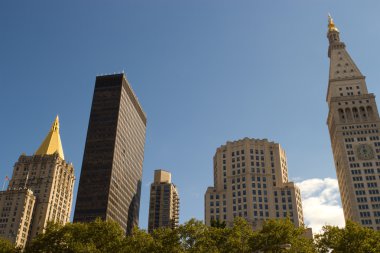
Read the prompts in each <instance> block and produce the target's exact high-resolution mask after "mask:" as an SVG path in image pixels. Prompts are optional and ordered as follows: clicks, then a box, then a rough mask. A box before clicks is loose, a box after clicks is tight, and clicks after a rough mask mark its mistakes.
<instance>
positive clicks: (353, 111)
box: [352, 107, 360, 121]
mask: <svg viewBox="0 0 380 253" xmlns="http://www.w3.org/2000/svg"><path fill="white" fill-rule="evenodd" d="M352 114H353V115H354V120H355V121H359V119H360V118H359V111H358V109H357V108H356V107H354V108H352Z"/></svg>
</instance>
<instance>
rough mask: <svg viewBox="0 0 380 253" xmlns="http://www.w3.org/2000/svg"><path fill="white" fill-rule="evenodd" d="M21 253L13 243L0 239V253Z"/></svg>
mask: <svg viewBox="0 0 380 253" xmlns="http://www.w3.org/2000/svg"><path fill="white" fill-rule="evenodd" d="M16 252H21V251H20V249H19V248H16V247H15V245H14V244H13V243H11V242H10V241H8V240H7V239H4V238H0V253H16Z"/></svg>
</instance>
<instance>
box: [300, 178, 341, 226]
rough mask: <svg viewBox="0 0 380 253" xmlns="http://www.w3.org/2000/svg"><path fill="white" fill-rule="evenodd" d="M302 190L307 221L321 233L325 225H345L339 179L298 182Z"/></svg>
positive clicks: (315, 179)
mask: <svg viewBox="0 0 380 253" xmlns="http://www.w3.org/2000/svg"><path fill="white" fill-rule="evenodd" d="M297 185H298V187H299V188H300V190H301V195H302V206H303V215H304V219H305V223H306V225H307V226H308V227H311V228H312V229H313V233H319V232H320V231H321V229H322V227H323V226H324V225H336V226H339V227H343V226H344V224H345V222H344V216H343V209H342V206H341V201H340V193H339V187H338V181H337V180H336V179H333V178H324V179H320V178H313V179H307V180H304V181H301V182H299V183H297Z"/></svg>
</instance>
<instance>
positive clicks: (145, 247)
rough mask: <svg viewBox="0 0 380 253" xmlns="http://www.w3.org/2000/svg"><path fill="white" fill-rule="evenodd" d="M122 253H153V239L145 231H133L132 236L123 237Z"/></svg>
mask: <svg viewBox="0 0 380 253" xmlns="http://www.w3.org/2000/svg"><path fill="white" fill-rule="evenodd" d="M122 252H134V253H151V252H154V240H153V237H152V236H151V235H150V234H149V233H147V232H146V231H145V230H141V229H138V228H137V227H135V228H134V229H133V232H132V235H130V236H127V237H125V239H124V243H123V247H122Z"/></svg>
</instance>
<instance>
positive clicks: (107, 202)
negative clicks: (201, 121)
mask: <svg viewBox="0 0 380 253" xmlns="http://www.w3.org/2000/svg"><path fill="white" fill-rule="evenodd" d="M145 129H146V115H145V113H144V112H143V110H142V108H141V105H140V103H139V102H138V100H137V97H136V96H135V94H134V93H133V91H132V88H131V86H130V85H129V83H128V81H127V79H126V77H125V75H124V74H115V75H105V76H98V77H96V83H95V90H94V97H93V101H92V107H91V114H90V121H89V125H88V130H87V139H86V146H85V150H84V155H83V163H82V171H81V175H80V181H79V188H78V195H77V202H76V207H75V213H74V222H89V221H93V220H94V219H96V218H97V217H100V218H101V219H103V220H114V221H116V222H117V223H119V224H120V225H121V227H122V228H124V229H125V231H126V233H129V232H130V231H131V229H132V227H133V226H134V225H138V218H139V208H140V192H141V179H142V168H143V160H144V144H145Z"/></svg>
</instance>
